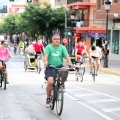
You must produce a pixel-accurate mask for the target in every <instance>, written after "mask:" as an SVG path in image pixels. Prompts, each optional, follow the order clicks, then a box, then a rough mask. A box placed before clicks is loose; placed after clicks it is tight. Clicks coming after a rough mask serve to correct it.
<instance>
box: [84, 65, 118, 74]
mask: <svg viewBox="0 0 120 120" xmlns="http://www.w3.org/2000/svg"><path fill="white" fill-rule="evenodd" d="M85 66H86V68H89V65H85ZM99 71H101V72H105V73H109V74H113V75H118V76H120V72H117V71H112V70H109V69H108V68H100V70H99Z"/></svg>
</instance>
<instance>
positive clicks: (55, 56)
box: [44, 44, 68, 66]
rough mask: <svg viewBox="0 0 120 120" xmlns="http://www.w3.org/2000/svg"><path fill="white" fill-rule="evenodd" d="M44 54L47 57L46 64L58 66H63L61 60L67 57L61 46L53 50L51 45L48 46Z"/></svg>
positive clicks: (63, 47) (64, 49)
mask: <svg viewBox="0 0 120 120" xmlns="http://www.w3.org/2000/svg"><path fill="white" fill-rule="evenodd" d="M44 53H45V54H47V55H48V64H51V65H54V66H59V65H62V64H63V58H64V57H66V56H67V55H68V52H67V50H66V48H65V46H63V45H61V44H60V45H59V46H58V48H55V47H54V46H53V44H49V45H47V46H46V48H45V52H44Z"/></svg>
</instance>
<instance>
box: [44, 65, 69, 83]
mask: <svg viewBox="0 0 120 120" xmlns="http://www.w3.org/2000/svg"><path fill="white" fill-rule="evenodd" d="M62 67H63V65H60V66H58V67H57V68H62ZM57 73H58V71H57V70H56V69H55V68H53V67H47V68H46V70H45V79H46V80H47V78H48V77H53V79H55V78H56V77H57V76H56V75H57ZM60 76H61V78H62V80H63V81H66V80H67V77H68V71H61V72H60Z"/></svg>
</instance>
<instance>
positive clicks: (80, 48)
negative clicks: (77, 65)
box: [76, 45, 85, 54]
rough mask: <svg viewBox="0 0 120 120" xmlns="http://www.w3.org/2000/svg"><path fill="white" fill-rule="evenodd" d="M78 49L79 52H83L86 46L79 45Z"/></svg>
mask: <svg viewBox="0 0 120 120" xmlns="http://www.w3.org/2000/svg"><path fill="white" fill-rule="evenodd" d="M76 49H77V53H78V54H82V51H83V50H84V49H85V47H84V46H83V45H77V46H76Z"/></svg>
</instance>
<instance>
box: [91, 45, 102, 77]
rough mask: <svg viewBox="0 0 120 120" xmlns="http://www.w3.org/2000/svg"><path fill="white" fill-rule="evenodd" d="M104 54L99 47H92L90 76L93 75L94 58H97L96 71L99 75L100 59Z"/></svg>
mask: <svg viewBox="0 0 120 120" xmlns="http://www.w3.org/2000/svg"><path fill="white" fill-rule="evenodd" d="M101 56H102V53H101V49H100V47H98V46H94V45H93V46H92V47H91V48H90V50H89V57H90V75H91V74H92V68H93V58H92V57H95V58H96V64H97V69H96V76H97V75H98V70H99V68H100V59H101Z"/></svg>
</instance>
